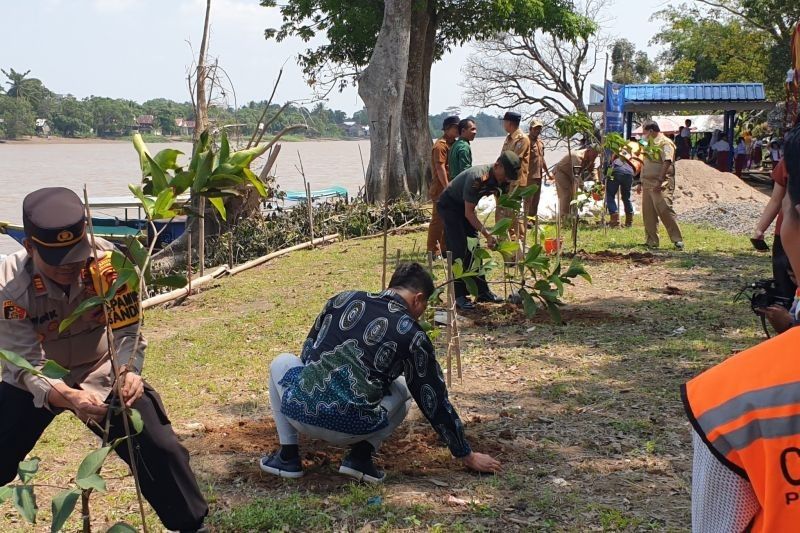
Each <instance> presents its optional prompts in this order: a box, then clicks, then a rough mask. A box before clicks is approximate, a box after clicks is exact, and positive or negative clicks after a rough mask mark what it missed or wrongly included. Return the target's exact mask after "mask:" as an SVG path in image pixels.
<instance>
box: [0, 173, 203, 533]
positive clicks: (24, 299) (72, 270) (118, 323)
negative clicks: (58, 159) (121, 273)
mask: <svg viewBox="0 0 800 533" xmlns="http://www.w3.org/2000/svg"><path fill="white" fill-rule="evenodd" d="M22 219H23V224H24V227H25V241H24V249H23V250H20V251H19V252H17V253H15V254H12V255H10V256H8V257H7V258H6V259H5V261H4V262H3V264H2V267H0V297H1V298H2V302H3V315H2V317H1V318H0V347H2V348H3V349H5V350H9V351H12V352H15V353H16V354H18V355H20V356H22V357H24V358H25V359H26V360H27V361H28V362H29V363H30V364H31V365H33V366H34V367H36V368H41V367H42V366H43V364H44V362H45V360H48V359H50V360H53V361H55V362H56V363H58V364H60V365H61V366H62V367H64V368H66V369H68V370H69V374H67V376H65V377H64V378H63V379H50V378H45V377H37V376H34V375H32V374H30V373H28V372H25V371H24V370H22V369H21V368H19V367H17V366H15V365H12V364H8V363H6V364H5V365H3V372H2V376H3V380H2V383H0V412H2V415H1V416H0V450H2V452H3V453H2V454H0V485H5V484H7V483H9V482H11V481H12V480H13V479H14V477H15V476H16V473H17V465H18V463H19V462H20V461H22V460H23V459H25V456H26V455H27V454H28V453H29V452H30V451H31V449H33V447H34V446H35V445H36V441H37V440H38V439H39V437H40V436H41V434H42V432H43V431H44V430H45V428H47V426H48V425H49V424H50V422H52V420H53V418H55V417H56V415H58V414H59V413H61V412H63V411H65V410H70V411H72V412H73V413H74V414H75V415H76V416H78V418H80V419H81V420H82V421H83V422H84V423H86V425H87V426H88V427H89V428H90V429H91V430H92V431H93V432H95V433H96V434H98V435H102V432H103V428H104V427H105V424H106V421H107V420H108V419H109V418H110V435H109V436H108V437H109V438H108V440H109V441H113V440H114V439H117V438H120V437H123V436H124V435H125V431H124V427H123V420H122V416H125V415H122V414H118V413H114V412H113V411H112V409H111V408H109V404H110V403H112V402H114V401H117V402H119V400H121V403H124V404H125V405H126V406H128V407H132V408H134V409H137V410H138V411H139V413H141V415H142V419H143V421H144V430H143V431H142V433H141V434H139V435H138V436H135V437H132V439H133V448H134V449H135V450H136V451H137V454H138V456H137V457H136V460H137V464H138V473H139V482H140V485H141V488H142V492H143V494H144V496H145V498H147V501H149V502H150V504H151V505H152V506H153V509H154V510H155V511H156V513H157V514H158V517H159V518H160V519H161V521H162V522H163V523H164V526H166V527H167V528H168V529H172V530H179V531H205V530H206V529H205V528H204V527H203V522H204V519H205V516H206V514H207V513H208V506H207V505H206V502H205V499H204V498H203V495H202V493H201V492H200V488H199V487H198V485H197V481H196V480H195V477H194V474H193V473H192V470H191V468H190V466H189V454H188V452H187V451H186V449H185V448H184V447H183V446H181V444H180V443H179V442H178V439H177V437H176V436H175V433H174V432H173V431H172V427H171V426H170V421H169V418H167V413H166V411H165V409H164V406H163V404H162V403H161V399H160V398H159V396H158V394H157V393H156V391H155V390H153V388H152V387H150V385H148V384H147V382H146V381H144V380H143V379H142V378H141V371H142V364H143V360H144V349H145V345H144V342H140V343H139V346H138V347H136V346H135V344H136V337H138V336H139V322H140V320H139V315H140V308H139V301H138V295H137V294H136V293H135V292H133V291H132V290H131V289H130V288H129V287H127V286H124V287H122V288H121V289H120V290H119V291H118V292H117V293H116V296H115V297H114V302H113V303H112V306H111V308H110V309H109V316H108V323H106V316H105V313H104V312H103V310H102V309H95V310H94V312H92V311H90V312H87V313H85V314H84V315H82V316H81V317H80V318H79V319H77V320H76V321H75V322H74V323H73V324H72V325H71V326H70V327H69V328H68V329H67V330H66V331H64V332H63V333H59V331H58V328H59V324H60V323H61V321H63V320H64V319H65V318H67V317H68V316H69V315H70V314H71V313H72V312H73V311H74V310H75V309H76V308H77V307H78V306H79V305H80V304H81V302H83V301H84V300H86V299H87V298H90V297H92V296H96V295H97V294H98V293H101V292H103V291H104V289H105V288H107V287H109V286H110V285H111V284H112V283H113V282H114V281H115V280H116V276H117V273H116V272H115V270H114V267H113V266H112V264H111V253H112V251H113V249H114V247H113V245H112V244H111V243H109V242H107V241H104V240H102V239H96V244H95V246H96V248H94V249H93V247H92V245H91V243H90V240H89V236H88V235H87V232H86V216H85V211H84V206H83V203H82V202H81V200H80V199H79V198H78V196H77V195H76V194H75V193H74V192H72V191H70V190H69V189H64V188H60V187H53V188H45V189H39V190H38V191H35V192H32V193H31V194H29V195H28V196H26V197H25V199H24V201H23V204H22ZM95 256H96V257H97V259H95ZM108 328H110V329H111V339H112V342H113V343H114V347H115V349H116V353H117V365H118V374H117V375H115V373H114V369H113V368H112V361H111V356H110V347H109V345H108V343H107V339H108V337H107V330H108ZM115 380H121V381H122V383H121V386H122V387H121V388H122V398H121V399H118V398H115V387H114V383H115ZM115 451H116V453H117V454H118V455H119V456H120V457H121V458H122V459H123V460H124V461H125V462H126V463H128V464H130V456H129V455H128V447H127V446H125V445H122V446H117V447H116V448H115Z"/></svg>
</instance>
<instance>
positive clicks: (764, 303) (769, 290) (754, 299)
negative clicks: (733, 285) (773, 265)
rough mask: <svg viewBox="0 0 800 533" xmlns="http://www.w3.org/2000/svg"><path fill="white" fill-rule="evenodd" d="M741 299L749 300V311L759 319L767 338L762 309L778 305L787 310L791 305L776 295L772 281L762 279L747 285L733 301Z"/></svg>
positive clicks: (788, 299)
mask: <svg viewBox="0 0 800 533" xmlns="http://www.w3.org/2000/svg"><path fill="white" fill-rule="evenodd" d="M742 298H747V299H748V300H750V309H752V310H753V312H754V313H755V314H756V315H758V316H760V317H761V325H762V327H763V328H764V333H766V334H767V337H769V336H770V334H769V330H768V329H767V323H766V317H765V316H764V312H763V309H765V308H767V307H770V306H772V305H780V306H782V307H785V308H786V309H789V308H790V307H791V305H792V299H791V298H786V297H785V296H781V295H779V294H778V289H777V288H776V287H775V280H774V279H762V280H759V281H754V282H753V283H748V284H747V285H745V286H744V287H743V288H742V290H741V291H739V293H738V294H737V295H736V298H734V301H738V300H740V299H742Z"/></svg>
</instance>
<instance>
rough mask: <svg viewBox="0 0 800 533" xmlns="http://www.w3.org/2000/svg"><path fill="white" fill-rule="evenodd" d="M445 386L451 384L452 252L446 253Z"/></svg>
mask: <svg viewBox="0 0 800 533" xmlns="http://www.w3.org/2000/svg"><path fill="white" fill-rule="evenodd" d="M446 267H447V271H446V272H447V326H446V328H445V330H446V332H447V350H446V352H447V386H448V387H449V386H451V385H452V384H453V314H454V310H455V306H456V305H455V298H454V293H455V287H454V286H453V283H454V280H453V252H451V251H450V250H448V251H447V263H446Z"/></svg>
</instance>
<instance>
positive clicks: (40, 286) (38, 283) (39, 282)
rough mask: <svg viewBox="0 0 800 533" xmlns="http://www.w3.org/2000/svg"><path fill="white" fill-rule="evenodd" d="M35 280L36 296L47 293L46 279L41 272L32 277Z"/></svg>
mask: <svg viewBox="0 0 800 533" xmlns="http://www.w3.org/2000/svg"><path fill="white" fill-rule="evenodd" d="M31 281H32V282H33V290H34V291H36V296H41V295H42V294H47V287H45V286H44V280H43V279H42V276H40V275H39V274H34V275H33V277H32V278H31Z"/></svg>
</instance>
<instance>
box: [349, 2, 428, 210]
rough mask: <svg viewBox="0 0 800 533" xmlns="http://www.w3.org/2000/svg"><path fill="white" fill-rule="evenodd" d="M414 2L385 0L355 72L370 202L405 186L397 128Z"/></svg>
mask: <svg viewBox="0 0 800 533" xmlns="http://www.w3.org/2000/svg"><path fill="white" fill-rule="evenodd" d="M414 3H415V0H386V2H385V7H384V10H383V24H382V26H381V31H380V33H379V34H378V40H377V42H376V43H375V49H374V50H373V52H372V57H371V58H370V60H369V65H367V67H366V68H365V69H364V71H363V72H362V73H361V75H360V76H359V78H358V94H359V96H360V97H361V99H362V100H363V101H364V105H365V106H366V108H367V115H368V116H369V123H370V158H369V167H368V168H367V191H366V193H367V200H368V201H370V202H381V201H383V200H385V199H389V200H391V199H394V198H398V197H400V196H402V195H403V194H404V193H406V192H408V187H407V185H406V171H405V166H404V164H403V149H402V143H401V135H400V130H401V117H402V109H403V95H404V93H405V88H406V75H407V72H408V49H409V42H410V38H411V13H412V11H413V6H414ZM390 119H391V124H392V128H391V136H390V135H389V133H390V132H389V122H390ZM387 162H388V163H389V164H390V166H389V173H388V175H387V173H386V167H387Z"/></svg>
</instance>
